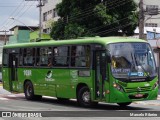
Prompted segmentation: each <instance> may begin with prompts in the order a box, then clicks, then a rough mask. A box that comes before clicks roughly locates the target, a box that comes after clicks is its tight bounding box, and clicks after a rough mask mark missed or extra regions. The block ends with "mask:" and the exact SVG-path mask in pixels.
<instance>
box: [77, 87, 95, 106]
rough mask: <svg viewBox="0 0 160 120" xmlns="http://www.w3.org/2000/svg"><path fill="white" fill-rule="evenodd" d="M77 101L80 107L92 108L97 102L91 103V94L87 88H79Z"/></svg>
mask: <svg viewBox="0 0 160 120" xmlns="http://www.w3.org/2000/svg"><path fill="white" fill-rule="evenodd" d="M77 101H78V103H79V105H80V106H82V107H92V106H94V105H96V104H97V102H92V101H91V93H90V91H89V88H88V87H87V86H84V87H82V88H80V90H79V91H78V95H77Z"/></svg>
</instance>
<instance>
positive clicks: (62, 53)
mask: <svg viewBox="0 0 160 120" xmlns="http://www.w3.org/2000/svg"><path fill="white" fill-rule="evenodd" d="M53 53H54V55H53V66H58V67H66V66H69V47H68V46H61V47H54V49H53Z"/></svg>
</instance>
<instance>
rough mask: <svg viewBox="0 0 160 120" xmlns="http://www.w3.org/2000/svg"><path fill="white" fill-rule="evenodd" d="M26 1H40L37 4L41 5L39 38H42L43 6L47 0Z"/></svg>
mask: <svg viewBox="0 0 160 120" xmlns="http://www.w3.org/2000/svg"><path fill="white" fill-rule="evenodd" d="M25 1H39V4H38V5H37V7H39V39H41V35H42V20H41V18H42V6H44V5H43V3H44V1H45V0H25ZM42 1H43V2H42Z"/></svg>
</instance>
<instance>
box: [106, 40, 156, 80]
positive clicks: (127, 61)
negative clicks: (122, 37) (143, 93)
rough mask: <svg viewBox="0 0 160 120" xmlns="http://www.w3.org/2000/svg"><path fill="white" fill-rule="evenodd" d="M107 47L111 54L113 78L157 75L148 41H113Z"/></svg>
mask: <svg viewBox="0 0 160 120" xmlns="http://www.w3.org/2000/svg"><path fill="white" fill-rule="evenodd" d="M107 49H108V50H109V51H110V54H111V71H112V74H113V76H114V77H115V78H133V77H134V78H140V77H145V78H146V77H154V76H156V75H157V74H156V65H155V60H154V56H153V52H152V50H151V47H150V46H149V44H148V43H115V44H110V45H109V46H108V48H107Z"/></svg>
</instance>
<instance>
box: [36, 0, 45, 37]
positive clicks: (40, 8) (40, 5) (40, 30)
mask: <svg viewBox="0 0 160 120" xmlns="http://www.w3.org/2000/svg"><path fill="white" fill-rule="evenodd" d="M42 6H44V5H43V4H42V0H39V5H38V6H37V7H39V39H41V37H42V20H41V18H42Z"/></svg>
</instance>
